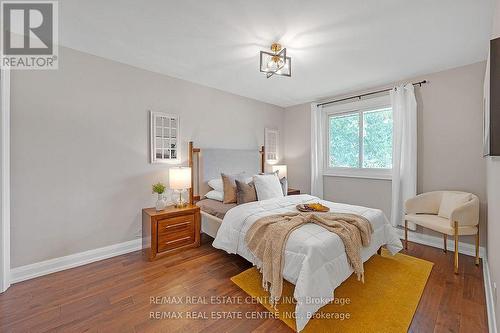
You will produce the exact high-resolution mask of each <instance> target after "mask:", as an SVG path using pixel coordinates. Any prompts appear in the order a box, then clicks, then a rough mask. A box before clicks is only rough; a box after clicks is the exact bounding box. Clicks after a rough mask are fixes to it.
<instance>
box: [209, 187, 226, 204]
mask: <svg viewBox="0 0 500 333" xmlns="http://www.w3.org/2000/svg"><path fill="white" fill-rule="evenodd" d="M205 197H206V198H208V199H212V200H217V201H220V202H222V201H224V193H222V192H219V191H216V190H212V191H210V192H208V193H207V194H205Z"/></svg>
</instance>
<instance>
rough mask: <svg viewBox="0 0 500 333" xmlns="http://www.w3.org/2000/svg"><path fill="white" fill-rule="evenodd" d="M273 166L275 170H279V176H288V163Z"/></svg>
mask: <svg viewBox="0 0 500 333" xmlns="http://www.w3.org/2000/svg"><path fill="white" fill-rule="evenodd" d="M272 168H273V172H276V171H278V176H279V178H283V177H285V178H288V177H287V173H286V165H284V164H277V165H273V166H272Z"/></svg>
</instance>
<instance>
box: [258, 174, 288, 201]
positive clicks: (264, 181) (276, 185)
mask: <svg viewBox="0 0 500 333" xmlns="http://www.w3.org/2000/svg"><path fill="white" fill-rule="evenodd" d="M253 182H254V184H255V190H256V192H257V199H259V201H260V200H267V199H272V198H282V197H283V196H284V195H283V189H282V188H281V183H280V180H279V179H278V176H277V175H276V174H269V175H256V176H253Z"/></svg>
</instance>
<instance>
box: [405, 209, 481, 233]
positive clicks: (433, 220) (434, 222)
mask: <svg viewBox="0 0 500 333" xmlns="http://www.w3.org/2000/svg"><path fill="white" fill-rule="evenodd" d="M405 219H406V220H407V221H408V222H413V223H415V224H418V225H420V226H422V227H424V228H428V229H431V230H434V231H437V232H440V233H443V234H447V235H454V230H453V227H452V226H451V225H450V220H449V219H445V218H442V217H440V216H437V215H427V214H407V215H405ZM476 232H477V228H476V227H475V226H463V227H458V234H459V235H475V234H476Z"/></svg>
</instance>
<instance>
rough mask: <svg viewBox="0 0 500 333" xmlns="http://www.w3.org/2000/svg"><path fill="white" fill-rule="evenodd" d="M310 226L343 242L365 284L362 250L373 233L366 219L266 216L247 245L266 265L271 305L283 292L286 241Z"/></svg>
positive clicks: (250, 233) (262, 268)
mask: <svg viewBox="0 0 500 333" xmlns="http://www.w3.org/2000/svg"><path fill="white" fill-rule="evenodd" d="M306 223H315V224H318V225H320V226H322V227H323V228H325V229H326V230H328V231H330V232H333V233H335V234H337V235H338V236H339V237H340V239H342V242H343V243H344V247H345V251H346V254H347V259H348V262H349V264H350V265H351V267H352V268H353V270H354V272H355V273H356V275H357V277H358V280H360V279H361V281H363V282H364V270H363V261H362V260H361V247H362V246H368V244H370V239H371V234H372V233H373V229H372V226H371V224H370V222H369V221H368V220H367V219H366V218H364V217H363V216H360V215H356V214H342V213H288V214H278V215H271V216H266V217H263V218H260V219H258V220H257V221H256V222H255V223H254V224H253V225H252V226H251V227H250V229H249V230H248V232H247V234H246V236H245V241H246V243H247V245H248V249H249V250H250V252H252V254H253V255H254V256H255V257H257V258H258V259H260V261H261V263H262V264H261V266H260V267H259V268H260V271H261V272H262V286H263V288H264V289H265V290H266V291H267V290H268V291H269V292H270V303H271V304H275V303H276V302H277V301H278V300H279V299H280V297H281V293H282V290H283V265H284V260H285V258H284V253H285V245H286V241H287V239H288V237H289V236H290V234H291V232H292V231H294V230H295V229H297V228H299V227H300V226H302V225H303V224H306ZM269 284H270V285H271V287H270V288H269Z"/></svg>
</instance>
